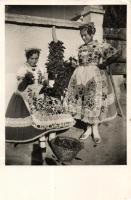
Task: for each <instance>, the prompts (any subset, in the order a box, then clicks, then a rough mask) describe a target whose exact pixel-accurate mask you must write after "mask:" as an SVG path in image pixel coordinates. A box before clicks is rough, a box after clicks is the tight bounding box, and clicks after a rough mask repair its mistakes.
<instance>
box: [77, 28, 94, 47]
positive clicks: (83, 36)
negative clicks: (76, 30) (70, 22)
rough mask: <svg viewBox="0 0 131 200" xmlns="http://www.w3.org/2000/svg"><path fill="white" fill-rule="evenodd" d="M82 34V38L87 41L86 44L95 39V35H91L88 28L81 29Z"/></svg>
mask: <svg viewBox="0 0 131 200" xmlns="http://www.w3.org/2000/svg"><path fill="white" fill-rule="evenodd" d="M80 34H81V38H82V40H83V41H84V42H85V44H88V43H89V42H91V41H92V40H93V35H89V34H88V33H87V31H86V30H81V31H80Z"/></svg>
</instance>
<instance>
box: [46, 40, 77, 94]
mask: <svg viewBox="0 0 131 200" xmlns="http://www.w3.org/2000/svg"><path fill="white" fill-rule="evenodd" d="M64 49H65V47H64V46H63V42H61V41H59V40H58V42H54V41H52V42H51V43H50V44H49V55H48V62H47V63H46V67H47V73H48V78H49V79H53V80H55V83H54V86H53V87H54V91H55V95H56V96H57V97H58V98H60V97H61V96H63V95H64V90H65V88H67V86H68V83H69V80H70V77H71V75H72V73H73V71H74V68H72V67H71V64H70V62H67V61H64Z"/></svg>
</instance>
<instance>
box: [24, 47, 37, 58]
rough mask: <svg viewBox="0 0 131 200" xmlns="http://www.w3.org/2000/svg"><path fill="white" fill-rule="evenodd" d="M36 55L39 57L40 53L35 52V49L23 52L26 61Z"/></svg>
mask: <svg viewBox="0 0 131 200" xmlns="http://www.w3.org/2000/svg"><path fill="white" fill-rule="evenodd" d="M36 53H37V54H38V56H39V55H40V51H39V50H37V49H32V50H29V51H26V52H25V56H26V58H27V60H28V59H29V58H30V57H31V56H32V55H33V54H36Z"/></svg>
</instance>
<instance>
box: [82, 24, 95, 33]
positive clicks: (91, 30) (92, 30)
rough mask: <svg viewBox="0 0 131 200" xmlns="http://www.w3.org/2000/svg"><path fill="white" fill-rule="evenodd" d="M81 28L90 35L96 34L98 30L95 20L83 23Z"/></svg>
mask: <svg viewBox="0 0 131 200" xmlns="http://www.w3.org/2000/svg"><path fill="white" fill-rule="evenodd" d="M79 28H80V31H82V30H86V31H87V33H88V34H89V35H91V34H93V35H94V34H95V32H96V28H95V25H94V22H89V23H87V24H82V25H80V27H79Z"/></svg>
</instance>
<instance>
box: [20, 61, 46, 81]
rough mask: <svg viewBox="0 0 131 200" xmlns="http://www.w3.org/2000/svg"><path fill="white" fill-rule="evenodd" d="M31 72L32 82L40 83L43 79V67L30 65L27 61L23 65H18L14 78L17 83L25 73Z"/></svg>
mask: <svg viewBox="0 0 131 200" xmlns="http://www.w3.org/2000/svg"><path fill="white" fill-rule="evenodd" d="M28 72H30V73H32V75H33V77H34V84H42V82H43V80H45V77H44V72H43V69H42V68H40V67H39V66H36V67H31V66H30V65H29V64H28V63H25V64H24V66H22V67H20V69H19V71H18V72H17V75H16V78H17V81H18V83H19V82H20V81H22V80H23V78H24V77H25V74H26V73H28Z"/></svg>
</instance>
